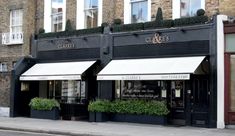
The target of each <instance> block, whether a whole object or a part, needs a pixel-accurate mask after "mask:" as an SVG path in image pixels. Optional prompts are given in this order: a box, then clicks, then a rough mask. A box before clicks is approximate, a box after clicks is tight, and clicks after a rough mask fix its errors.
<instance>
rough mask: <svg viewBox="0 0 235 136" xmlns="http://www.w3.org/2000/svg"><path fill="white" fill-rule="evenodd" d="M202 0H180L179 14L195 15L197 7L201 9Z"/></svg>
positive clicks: (182, 15)
mask: <svg viewBox="0 0 235 136" xmlns="http://www.w3.org/2000/svg"><path fill="white" fill-rule="evenodd" d="M203 1H204V0H181V2H180V16H181V17H189V16H195V15H196V13H197V10H198V9H201V8H202V7H201V5H202V2H203Z"/></svg>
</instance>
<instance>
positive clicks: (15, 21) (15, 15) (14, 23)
mask: <svg viewBox="0 0 235 136" xmlns="http://www.w3.org/2000/svg"><path fill="white" fill-rule="evenodd" d="M22 24H23V11H22V9H17V10H11V13H10V32H11V33H18V32H22Z"/></svg>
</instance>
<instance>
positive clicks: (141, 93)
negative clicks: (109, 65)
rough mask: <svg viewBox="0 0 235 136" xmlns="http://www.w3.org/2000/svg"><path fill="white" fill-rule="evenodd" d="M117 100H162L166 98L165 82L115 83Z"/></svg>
mask: <svg viewBox="0 0 235 136" xmlns="http://www.w3.org/2000/svg"><path fill="white" fill-rule="evenodd" d="M115 90H116V91H115V97H116V98H117V99H153V100H162V99H165V98H166V96H167V91H166V90H167V86H166V82H165V81H115Z"/></svg>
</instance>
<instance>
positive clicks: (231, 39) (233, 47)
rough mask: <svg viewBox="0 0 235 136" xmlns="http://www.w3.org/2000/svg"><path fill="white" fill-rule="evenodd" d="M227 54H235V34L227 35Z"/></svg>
mask: <svg viewBox="0 0 235 136" xmlns="http://www.w3.org/2000/svg"><path fill="white" fill-rule="evenodd" d="M225 38H226V46H225V47H226V49H225V50H226V52H235V34H226V35H225Z"/></svg>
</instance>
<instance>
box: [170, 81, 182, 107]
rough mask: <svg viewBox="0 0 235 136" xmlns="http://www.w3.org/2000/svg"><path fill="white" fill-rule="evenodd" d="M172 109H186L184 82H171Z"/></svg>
mask: <svg viewBox="0 0 235 136" xmlns="http://www.w3.org/2000/svg"><path fill="white" fill-rule="evenodd" d="M171 107H175V108H183V107H184V81H171Z"/></svg>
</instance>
